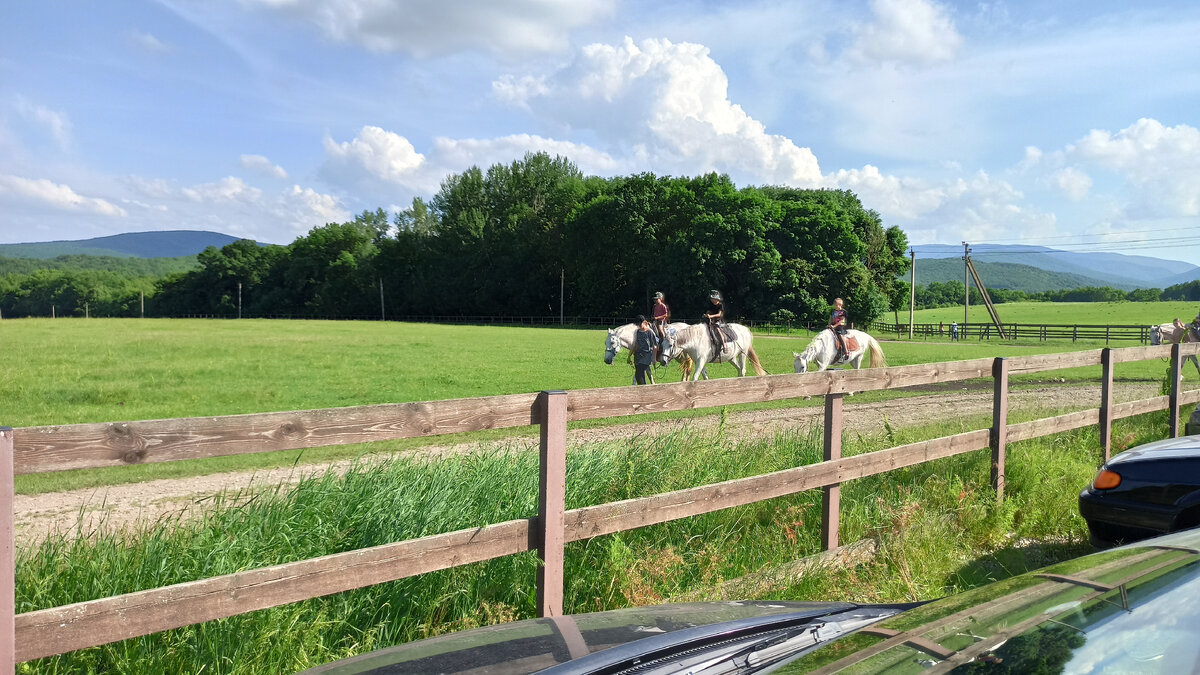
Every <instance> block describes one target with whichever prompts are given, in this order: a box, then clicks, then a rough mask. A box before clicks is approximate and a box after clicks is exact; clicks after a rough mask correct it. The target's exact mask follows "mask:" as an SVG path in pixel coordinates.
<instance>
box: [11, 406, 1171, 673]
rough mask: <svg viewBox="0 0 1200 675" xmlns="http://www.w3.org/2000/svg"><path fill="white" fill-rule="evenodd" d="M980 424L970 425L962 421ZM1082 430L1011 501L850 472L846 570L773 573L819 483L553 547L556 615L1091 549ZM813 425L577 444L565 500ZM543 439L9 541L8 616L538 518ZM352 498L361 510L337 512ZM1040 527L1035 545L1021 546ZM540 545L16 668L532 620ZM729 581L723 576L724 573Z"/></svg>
mask: <svg viewBox="0 0 1200 675" xmlns="http://www.w3.org/2000/svg"><path fill="white" fill-rule="evenodd" d="M986 423H987V422H986V420H983V419H973V420H962V421H961V424H962V425H965V426H977V425H979V424H983V425H986ZM959 426H960V424H959V423H953V424H944V425H936V426H935V427H931V428H923V429H916V430H892V431H889V432H888V433H886V434H881V435H879V436H877V437H871V438H865V439H864V438H863V437H861V436H854V435H849V434H848V435H847V437H846V439H845V447H844V452H845V453H846V454H847V455H854V454H858V453H861V452H869V451H872V450H877V449H880V448H883V447H888V446H891V445H895V444H898V443H908V442H914V441H917V440H921V439H924V438H929V437H932V436H940V435H944V434H948V433H954V432H956V431H958V430H959ZM1164 426H1165V416H1164V415H1162V414H1154V415H1147V416H1143V417H1141V418H1138V419H1136V420H1121V421H1119V423H1118V424H1117V426H1116V427H1115V428H1114V438H1115V439H1117V444H1118V447H1119V448H1123V447H1126V446H1128V445H1130V444H1134V443H1138V442H1144V441H1147V440H1151V439H1153V438H1158V437H1161V434H1162V430H1163V427H1164ZM1097 447H1098V440H1097V438H1096V434H1095V431H1094V430H1085V431H1077V432H1072V433H1068V434H1062V435H1059V436H1056V437H1049V438H1044V439H1036V440H1033V441H1026V442H1022V443H1014V444H1012V445H1010V446H1009V455H1008V463H1007V487H1006V499H1005V501H1004V502H1003V503H997V502H996V501H995V499H994V494H993V493H992V491H991V489H990V487H989V480H988V475H989V471H990V468H991V463H990V454H989V453H988V451H986V450H979V451H976V452H971V453H968V454H964V455H960V456H957V457H952V458H948V459H942V460H937V461H935V462H932V463H928V464H922V465H917V466H912V467H907V468H903V469H898V470H894V471H891V472H888V473H886V474H881V475H878V476H872V477H868V478H863V479H858V480H852V481H848V482H846V483H845V484H844V485H843V492H842V502H841V527H840V537H841V540H842V541H843V542H847V543H849V542H853V541H858V540H861V539H867V538H870V539H875V540H876V541H877V542H878V552H877V554H876V555H875V556H874V557H873V558H871V559H869V560H867V561H864V562H860V563H858V564H853V565H835V566H830V567H826V568H817V569H813V570H809V571H806V572H804V573H803V574H802V575H797V574H794V573H793V574H791V575H786V574H775V573H774V570H775V569H782V566H784V565H786V564H787V563H789V562H790V561H793V560H795V559H797V558H800V557H804V556H806V555H811V554H814V553H816V552H818V551H819V550H820V519H821V516H820V513H821V492H820V491H819V490H810V491H807V492H802V493H799V494H795V495H791V496H787V497H780V498H777V499H772V500H768V501H764V502H761V503H757V504H751V505H747V506H743V507H737V508H731V509H726V510H723V511H719V512H715V513H710V514H706V515H702V516H696V517H692V518H685V519H681V520H677V521H672V522H668V523H663V524H659V525H654V526H650V527H645V528H639V529H636V530H632V531H628V532H622V533H619V534H614V535H608V536H603V537H598V538H596V539H592V540H587V541H581V542H574V543H571V544H568V545H567V549H566V575H565V576H566V588H565V591H566V597H565V604H564V609H565V610H566V611H567V612H572V613H573V612H586V611H595V610H603V609H610V608H616V607H625V606H637V605H648V604H655V603H659V602H665V601H671V600H675V599H680V598H688V599H695V598H705V599H713V600H743V599H773V600H843V601H847V600H848V601H861V602H902V601H914V600H926V599H933V598H937V597H940V596H943V595H946V594H949V593H954V592H958V591H961V590H964V589H968V588H973V587H976V586H979V585H981V584H984V583H987V582H989V581H992V580H996V579H1004V578H1007V577H1009V576H1011V575H1013V574H1017V573H1020V572H1023V571H1026V570H1028V569H1032V568H1035V567H1039V566H1042V565H1046V564H1048V563H1052V562H1056V561H1060V560H1066V559H1070V558H1073V557H1076V556H1078V555H1080V554H1082V553H1086V552H1088V551H1090V550H1091V549H1090V547H1089V546H1088V545H1087V544H1086V530H1085V526H1084V523H1083V521H1082V520H1081V519H1080V517H1079V515H1078V510H1077V507H1076V503H1075V501H1076V495H1077V494H1078V492H1079V490H1080V489H1081V488H1082V487H1083V486H1084V485H1085V484H1086V483H1087V481H1088V480H1089V479H1090V477H1091V475H1092V474H1093V472H1094V471H1095V468H1096V466H1097V464H1098V463H1099V461H1100V458H1099V455H1098V451H1097ZM820 457H821V437H820V433H819V431H816V430H811V431H809V432H808V433H803V432H800V433H794V432H793V433H787V434H779V435H776V436H774V437H765V438H759V439H752V440H749V441H745V442H736V441H731V440H728V439H726V438H723V437H722V435H721V434H720V432H717V433H716V434H678V433H677V434H670V435H666V436H657V437H642V438H638V439H635V440H633V441H627V440H626V441H620V442H615V441H614V442H610V443H595V444H589V445H587V446H576V447H573V448H572V449H571V451H570V452H569V454H568V462H567V496H566V500H567V504H566V505H567V508H577V507H582V506H587V505H591V504H599V503H604V502H611V501H616V500H623V499H630V498H635V497H641V496H647V495H653V494H659V493H662V492H666V491H670V490H676V489H680V488H684V487H691V486H694V485H699V484H705V483H712V482H717V481H723V480H730V479H734V478H738V477H743V476H751V475H760V474H762V473H766V472H770V471H777V470H780V469H786V468H789V467H793V466H798V465H803V464H810V463H812V462H816V461H819V460H820ZM537 475H538V473H537V452H536V451H522V450H520V449H513V448H508V447H505V446H503V445H495V446H492V447H491V448H490V449H487V450H485V451H481V452H479V453H472V454H471V455H450V456H439V457H420V456H398V457H395V458H393V459H392V460H390V461H387V462H383V463H368V464H363V465H360V466H359V467H357V468H355V469H353V470H351V471H350V472H349V473H347V474H346V475H344V476H339V475H337V474H334V473H328V474H325V475H323V476H319V477H314V478H311V479H306V480H305V481H303V482H302V483H301V484H300V485H299V486H297V487H296V488H295V489H294V490H287V491H269V492H268V493H265V494H260V495H258V497H257V498H256V499H251V500H246V499H243V498H239V497H238V495H225V496H223V497H222V498H221V499H220V502H219V504H224V505H226V506H227V508H218V509H216V510H214V511H212V512H210V513H209V514H208V515H207V516H206V517H205V518H204V519H202V520H189V521H179V522H175V521H171V520H167V521H160V522H158V523H157V524H156V525H155V527H154V528H153V529H152V530H151V531H150V532H148V533H146V534H143V535H140V536H137V535H132V534H128V533H124V532H120V531H107V530H104V529H101V530H100V531H99V532H95V533H92V534H91V536H89V537H61V538H59V537H55V538H51V539H50V540H48V541H46V542H45V543H43V544H42V545H40V546H38V547H36V548H32V549H22V550H21V551H20V552H19V554H18V561H17V591H16V598H17V611H18V612H27V611H33V610H36V609H39V608H44V607H51V606H59V605H63V604H67V603H74V602H82V601H86V600H89V599H93V598H100V597H106V596H110V595H112V594H116V593H126V592H133V591H137V590H141V589H146V588H153V587H156V586H159V585H163V584H169V583H179V582H184V581H188V580H192V579H197V578H205V577H210V576H213V575H219V574H228V573H231V572H235V571H238V570H246V569H252V568H257V567H262V566H266V565H271V564H277V563H284V562H289V561H294V560H300V559H304V558H308V557H312V556H320V555H326V554H331V553H336V552H339V551H347V550H352V549H356V548H361V547H369V546H375V545H380V544H384V543H388V542H392V541H397V540H403V539H409V538H414V537H420V536H423V535H427V534H434V533H438V532H446V531H453V530H457V529H461V528H464V527H472V526H478V525H482V524H486V523H495V522H501V521H505V520H509V519H512V518H526V517H529V516H531V515H533V514H535V513H536V512H537V494H538V487H537V485H538V483H537ZM347 504H352V505H353V508H347V507H346V505H347ZM1032 542H1043V543H1041V544H1033V543H1032ZM537 569H538V561H537V559H536V558H535V557H534V556H533V554H529V553H526V554H521V555H514V556H506V557H502V558H498V559H496V560H492V561H488V562H483V563H476V564H472V565H468V566H464V567H458V568H453V569H448V570H444V571H440V572H434V573H430V574H425V575H421V576H418V577H412V578H408V579H402V580H399V581H395V582H391V583H385V584H379V585H376V586H371V587H368V588H363V589H360V590H355V591H349V592H345V593H339V594H337V595H333V596H329V597H323V598H317V599H314V600H308V601H304V602H298V603H292V604H289V605H285V606H282V607H278V608H273V609H268V610H263V611H258V612H253V613H250V614H245V615H241V616H236V617H232V618H229V619H223V620H221V621H212V622H208V623H204V624H200V625H197V626H190V627H185V628H180V629H176V630H170V631H165V632H162V633H157V634H154V635H151V636H147V637H143V638H136V639H130V640H125V641H122V642H117V643H113V644H110V645H106V646H102V647H95V648H91V649H84V650H79V651H75V652H71V653H68V654H65V655H62V656H58V657H51V658H46V659H41V660H39V661H36V662H32V663H28V664H23V665H21V666H19V668H18V672H21V673H26V672H29V673H32V672H37V673H62V674H66V673H81V672H83V673H106V672H122V673H132V674H138V673H147V674H149V673H183V672H187V673H199V672H205V673H231V674H232V673H255V674H257V673H264V674H265V673H278V672H294V671H297V670H301V669H304V668H307V667H311V666H314V665H317V664H320V663H324V662H328V661H331V660H334V659H338V658H342V657H346V656H350V655H354V654H360V653H364V652H368V651H371V650H374V649H378V648H382V647H386V646H389V645H393V644H398V643H402V642H406V641H410V640H414V639H418V638H421V637H426V636H429V635H437V634H441V633H445V632H449V631H455V630H461V629H465V628H471V627H475V626H478V625H481V624H490V623H498V622H503V621H510V620H513V619H520V618H526V617H530V616H532V615H533V614H534V613H535V607H536V604H535V596H536V591H535V588H536V586H535V579H536V574H537ZM735 578H741V579H742V580H743V582H748V583H743V584H742V585H739V586H738V587H737V589H736V590H733V591H729V590H722V586H721V582H722V581H725V580H729V579H735Z"/></svg>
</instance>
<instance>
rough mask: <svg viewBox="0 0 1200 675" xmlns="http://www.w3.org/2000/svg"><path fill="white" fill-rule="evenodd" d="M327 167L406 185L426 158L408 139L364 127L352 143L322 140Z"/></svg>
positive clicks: (376, 128)
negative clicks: (363, 172)
mask: <svg viewBox="0 0 1200 675" xmlns="http://www.w3.org/2000/svg"><path fill="white" fill-rule="evenodd" d="M324 143H325V155H326V157H327V160H326V165H327V167H332V169H333V170H334V172H335V173H336V172H338V171H339V170H340V169H346V168H348V169H351V170H355V171H365V172H366V173H367V174H369V175H370V176H372V177H374V178H377V179H379V180H383V181H387V182H393V183H405V182H406V181H407V180H409V179H411V177H412V176H413V174H414V173H415V172H416V171H417V169H419V168H420V167H421V165H422V164H424V163H425V156H424V155H422V154H421V153H419V152H417V151H416V149H415V148H413V145H412V143H410V142H409V141H408V139H407V138H405V137H403V136H401V135H399V134H396V133H393V132H391V131H385V130H383V129H380V128H379V127H375V126H366V127H363V128H362V130H360V131H359V132H358V136H357V137H355V138H354V140H352V141H347V142H345V143H338V142H336V141H334V140H333V139H332V138H329V137H328V136H327V137H326V138H325V142H324Z"/></svg>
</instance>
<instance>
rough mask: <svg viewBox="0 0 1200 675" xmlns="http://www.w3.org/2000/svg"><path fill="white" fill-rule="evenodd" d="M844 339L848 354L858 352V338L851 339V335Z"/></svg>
mask: <svg viewBox="0 0 1200 675" xmlns="http://www.w3.org/2000/svg"><path fill="white" fill-rule="evenodd" d="M844 339H845V341H846V351H847V352H856V351H858V339H857V338H853V337H850V336H849V335H847V336H846V337H845V338H844Z"/></svg>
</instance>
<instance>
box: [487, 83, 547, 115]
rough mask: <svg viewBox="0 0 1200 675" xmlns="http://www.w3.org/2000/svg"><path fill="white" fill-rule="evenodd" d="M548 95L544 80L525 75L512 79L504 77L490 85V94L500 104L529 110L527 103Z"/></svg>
mask: <svg viewBox="0 0 1200 675" xmlns="http://www.w3.org/2000/svg"><path fill="white" fill-rule="evenodd" d="M548 93H550V90H549V89H548V88H547V87H546V78H544V77H533V76H532V75H525V76H524V77H513V76H512V75H504V76H502V77H501V78H500V79H499V80H496V81H495V82H493V83H492V94H493V95H494V96H495V97H496V99H497V100H499V101H500V102H502V103H508V104H511V105H516V106H518V107H521V108H526V109H528V108H529V105H528V103H527V101H528V100H529V99H531V98H533V97H535V96H545V95H546V94H548Z"/></svg>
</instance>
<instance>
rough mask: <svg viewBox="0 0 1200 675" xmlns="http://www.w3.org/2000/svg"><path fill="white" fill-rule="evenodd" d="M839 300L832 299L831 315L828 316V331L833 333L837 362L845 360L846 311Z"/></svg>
mask: <svg viewBox="0 0 1200 675" xmlns="http://www.w3.org/2000/svg"><path fill="white" fill-rule="evenodd" d="M843 305H844V302H843V301H842V299H841V298H834V299H833V314H831V315H830V316H829V330H830V331H831V332H832V333H833V344H834V345H836V346H837V353H838V355H837V360H839V361H840V360H842V359H844V358H846V356H847V354H846V337H845V336H846V309H845V307H844V306H843Z"/></svg>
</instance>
